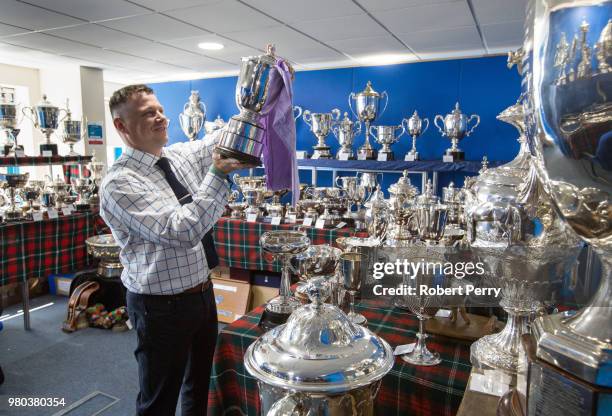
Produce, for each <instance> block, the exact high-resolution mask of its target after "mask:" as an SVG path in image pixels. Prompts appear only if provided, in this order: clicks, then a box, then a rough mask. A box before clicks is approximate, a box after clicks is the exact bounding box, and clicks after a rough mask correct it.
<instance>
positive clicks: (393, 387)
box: [208, 299, 471, 416]
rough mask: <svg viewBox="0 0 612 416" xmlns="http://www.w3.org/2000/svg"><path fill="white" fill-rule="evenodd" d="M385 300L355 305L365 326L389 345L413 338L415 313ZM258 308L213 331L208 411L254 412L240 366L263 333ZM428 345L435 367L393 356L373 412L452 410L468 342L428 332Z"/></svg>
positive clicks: (254, 398)
mask: <svg viewBox="0 0 612 416" xmlns="http://www.w3.org/2000/svg"><path fill="white" fill-rule="evenodd" d="M388 303H389V302H388V301H385V300H382V299H373V300H364V301H362V303H361V304H360V305H358V306H357V309H358V310H359V311H360V312H361V313H362V314H363V315H365V316H366V318H367V319H368V324H367V326H368V328H369V329H370V330H371V331H373V332H375V333H376V334H377V335H379V336H381V337H382V338H383V339H385V340H386V341H387V342H389V344H391V346H392V347H393V348H395V347H396V346H397V345H401V344H408V343H412V342H415V341H416V340H415V334H416V331H417V327H418V323H417V319H416V317H415V316H413V315H411V314H409V313H407V312H405V311H402V310H400V309H397V308H391V309H389V308H388V306H386V305H388ZM261 312H262V307H259V308H257V309H255V310H254V311H252V312H251V313H249V314H248V315H245V316H244V317H242V318H240V319H239V320H237V321H235V322H233V323H232V324H230V325H228V326H227V327H225V328H224V329H223V330H222V331H221V333H220V334H219V341H218V344H217V350H216V352H215V359H214V364H213V373H212V377H211V384H210V393H209V396H208V414H210V415H253V416H254V415H258V414H259V410H260V409H259V396H258V388H257V382H256V380H255V379H254V378H252V377H251V376H250V375H249V374H248V373H247V372H246V370H245V368H244V365H243V362H244V353H245V352H246V349H247V348H248V346H249V345H250V344H251V343H253V342H254V341H255V339H257V337H259V336H260V335H261V334H262V333H263V331H262V330H261V329H260V328H259V327H258V326H257V323H258V321H259V316H260V315H261ZM428 346H429V348H430V349H431V350H432V351H437V352H439V353H440V355H441V357H442V359H443V361H442V363H441V364H440V365H438V366H433V367H420V366H412V365H410V364H407V363H406V362H404V361H403V360H401V359H400V358H399V357H396V359H395V365H394V367H393V369H392V370H391V372H390V373H389V374H387V375H386V376H385V377H384V378H383V380H382V384H381V388H380V391H379V393H378V395H377V397H376V401H375V414H376V415H381V416H386V415H420V416H426V415H435V416H437V415H444V416H447V415H448V416H451V415H455V414H456V413H457V410H458V408H459V404H460V403H461V399H462V397H463V393H464V391H465V388H466V385H467V380H468V378H469V375H470V371H471V365H470V361H469V344H468V343H463V342H460V341H457V340H453V339H449V338H444V337H439V336H430V338H429V339H428Z"/></svg>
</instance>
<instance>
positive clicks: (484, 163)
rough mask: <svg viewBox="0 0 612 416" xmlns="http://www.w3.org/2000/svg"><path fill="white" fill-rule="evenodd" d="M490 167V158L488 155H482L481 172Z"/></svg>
mask: <svg viewBox="0 0 612 416" xmlns="http://www.w3.org/2000/svg"><path fill="white" fill-rule="evenodd" d="M487 169H489V159H488V158H487V157H486V156H483V157H482V169H480V172H479V173H482V172H485V171H486V170H487Z"/></svg>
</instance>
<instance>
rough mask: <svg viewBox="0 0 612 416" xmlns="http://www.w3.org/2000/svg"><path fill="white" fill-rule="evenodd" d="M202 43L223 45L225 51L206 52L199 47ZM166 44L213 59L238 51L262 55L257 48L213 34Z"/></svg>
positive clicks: (171, 41)
mask: <svg viewBox="0 0 612 416" xmlns="http://www.w3.org/2000/svg"><path fill="white" fill-rule="evenodd" d="M201 42H217V43H221V44H222V45H223V49H220V50H218V51H204V50H202V49H200V48H199V47H198V44H199V43H201ZM164 43H166V44H168V45H172V46H176V47H178V48H181V49H186V50H190V51H193V52H197V53H200V54H205V55H208V56H212V57H217V56H218V57H223V56H224V55H227V54H230V55H231V54H233V53H234V52H235V51H237V50H249V51H251V52H249V54H250V55H253V54H259V53H261V51H259V50H258V49H256V48H251V47H249V46H246V45H243V44H242V43H241V42H236V41H234V40H231V39H227V38H226V37H222V36H219V35H215V34H213V33H209V34H204V35H202V36H192V37H188V38H181V39H173V40H169V41H166V42H164ZM263 46H265V45H263ZM263 46H262V50H263Z"/></svg>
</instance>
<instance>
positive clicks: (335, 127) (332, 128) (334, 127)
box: [331, 123, 340, 139]
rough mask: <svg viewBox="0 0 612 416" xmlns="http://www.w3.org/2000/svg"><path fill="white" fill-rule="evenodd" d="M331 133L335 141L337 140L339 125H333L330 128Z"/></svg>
mask: <svg viewBox="0 0 612 416" xmlns="http://www.w3.org/2000/svg"><path fill="white" fill-rule="evenodd" d="M331 131H332V133H333V134H334V136H335V137H336V139H337V138H338V134H339V133H340V132H339V131H340V125H339V124H338V123H334V124H333V125H332V126H331Z"/></svg>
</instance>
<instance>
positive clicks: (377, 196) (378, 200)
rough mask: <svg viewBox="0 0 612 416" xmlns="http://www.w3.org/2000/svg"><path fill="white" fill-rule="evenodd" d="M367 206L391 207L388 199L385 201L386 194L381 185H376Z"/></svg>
mask: <svg viewBox="0 0 612 416" xmlns="http://www.w3.org/2000/svg"><path fill="white" fill-rule="evenodd" d="M365 207H366V208H374V209H376V208H379V209H386V208H388V207H389V205H388V204H387V201H385V194H384V193H383V191H382V190H381V189H380V185H376V190H375V191H374V192H373V193H372V196H371V197H370V200H369V201H368V202H366V203H365Z"/></svg>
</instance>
